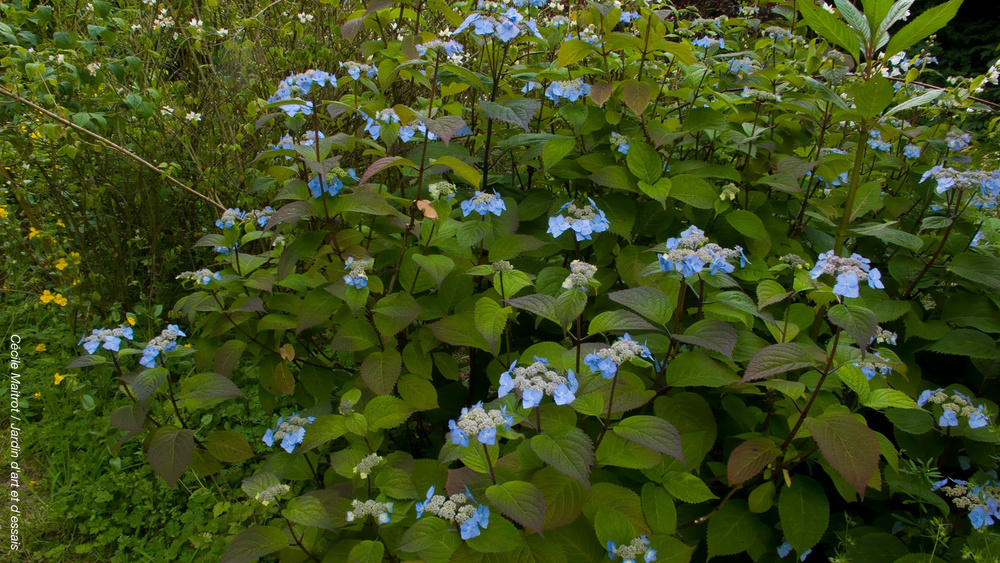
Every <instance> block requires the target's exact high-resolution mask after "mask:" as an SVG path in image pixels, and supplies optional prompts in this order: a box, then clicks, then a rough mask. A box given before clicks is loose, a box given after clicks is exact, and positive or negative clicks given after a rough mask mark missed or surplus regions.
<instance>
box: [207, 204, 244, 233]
mask: <svg viewBox="0 0 1000 563" xmlns="http://www.w3.org/2000/svg"><path fill="white" fill-rule="evenodd" d="M245 216H246V213H244V212H243V211H241V210H240V208H239V207H237V208H234V209H227V210H226V211H225V212H223V214H222V217H220V218H218V219H216V220H215V226H216V227H218V228H220V229H228V228H230V227H232V226H233V225H235V224H236V223H239V222H241V221H243V217H245Z"/></svg>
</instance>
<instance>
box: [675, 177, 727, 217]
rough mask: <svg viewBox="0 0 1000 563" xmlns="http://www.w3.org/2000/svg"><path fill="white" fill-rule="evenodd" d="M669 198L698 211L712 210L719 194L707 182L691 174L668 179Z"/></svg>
mask: <svg viewBox="0 0 1000 563" xmlns="http://www.w3.org/2000/svg"><path fill="white" fill-rule="evenodd" d="M670 197H672V198H674V199H676V200H678V201H680V202H683V203H686V204H688V205H690V206H691V207H696V208H698V209H712V208H713V207H715V202H716V201H718V199H719V194H718V193H717V192H716V191H715V188H713V187H712V186H711V185H710V184H709V183H708V182H706V181H705V180H703V179H701V178H699V177H698V176H694V175H691V174H681V175H679V176H674V177H672V178H670Z"/></svg>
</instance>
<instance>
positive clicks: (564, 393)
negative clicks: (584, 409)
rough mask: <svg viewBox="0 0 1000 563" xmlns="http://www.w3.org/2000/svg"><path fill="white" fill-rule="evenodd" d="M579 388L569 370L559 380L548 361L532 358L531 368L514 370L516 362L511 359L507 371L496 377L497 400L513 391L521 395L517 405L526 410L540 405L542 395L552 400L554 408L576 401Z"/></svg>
mask: <svg viewBox="0 0 1000 563" xmlns="http://www.w3.org/2000/svg"><path fill="white" fill-rule="evenodd" d="M579 388H580V384H579V383H578V382H577V380H576V373H574V372H573V370H572V369H571V370H569V371H568V372H567V373H566V376H565V377H563V376H561V375H559V374H558V373H556V372H555V371H554V370H552V369H549V362H548V360H546V359H545V358H539V357H538V356H535V361H534V363H532V364H531V365H529V366H527V367H517V360H514V363H512V364H511V365H510V369H508V370H507V371H505V372H503V373H502V374H500V389H499V390H498V391H497V397H500V398H502V397H506V396H507V395H508V394H509V393H510V392H511V391H517V392H519V393H520V395H521V401H522V403H521V406H522V407H523V408H526V409H530V408H532V407H537V406H538V405H540V404H541V402H542V397H544V396H546V395H549V396H551V397H552V398H553V399H555V402H556V404H557V405H568V404H570V403H572V402H573V401H574V400H575V399H576V394H575V393H576V391H577V389H579Z"/></svg>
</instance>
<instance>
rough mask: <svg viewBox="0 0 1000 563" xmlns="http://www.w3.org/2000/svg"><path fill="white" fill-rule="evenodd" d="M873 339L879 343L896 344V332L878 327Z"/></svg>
mask: <svg viewBox="0 0 1000 563" xmlns="http://www.w3.org/2000/svg"><path fill="white" fill-rule="evenodd" d="M875 341H876V342H878V343H879V344H892V345H893V346H895V345H896V333H895V332H892V331H889V330H886V329H884V328H882V327H879V329H878V332H876V333H875Z"/></svg>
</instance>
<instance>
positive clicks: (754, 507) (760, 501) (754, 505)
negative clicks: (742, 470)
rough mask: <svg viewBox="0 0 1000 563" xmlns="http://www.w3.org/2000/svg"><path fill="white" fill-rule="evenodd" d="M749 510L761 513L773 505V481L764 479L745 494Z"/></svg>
mask: <svg viewBox="0 0 1000 563" xmlns="http://www.w3.org/2000/svg"><path fill="white" fill-rule="evenodd" d="M747 505H748V506H749V508H750V512H753V513H754V514H763V513H765V512H767V511H768V510H771V507H772V506H774V481H764V482H763V483H761V484H760V485H758V486H757V487H756V488H755V489H754V490H752V491H750V495H749V496H747Z"/></svg>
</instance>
